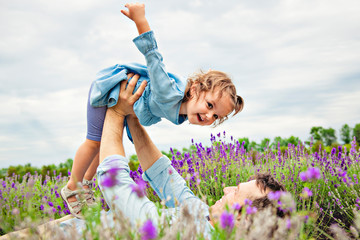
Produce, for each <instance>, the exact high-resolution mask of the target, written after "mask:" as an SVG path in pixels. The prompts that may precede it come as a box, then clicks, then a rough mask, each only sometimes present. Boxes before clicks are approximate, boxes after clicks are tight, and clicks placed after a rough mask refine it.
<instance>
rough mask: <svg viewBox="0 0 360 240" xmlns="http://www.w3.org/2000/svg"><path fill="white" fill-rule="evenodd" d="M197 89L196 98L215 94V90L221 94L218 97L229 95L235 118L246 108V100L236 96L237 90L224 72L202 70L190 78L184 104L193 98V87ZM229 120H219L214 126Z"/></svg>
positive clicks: (223, 118) (226, 117) (225, 118)
mask: <svg viewBox="0 0 360 240" xmlns="http://www.w3.org/2000/svg"><path fill="white" fill-rule="evenodd" d="M193 86H194V87H195V94H196V97H198V96H199V95H200V93H201V92H209V91H211V92H213V91H214V90H215V89H217V91H218V92H219V95H218V97H219V98H221V96H222V94H223V93H227V94H229V96H230V98H231V99H232V103H233V105H234V109H233V112H234V114H233V116H234V115H236V114H237V113H239V112H240V111H241V110H242V109H243V108H244V100H243V98H242V97H240V96H239V95H236V88H235V85H234V84H233V82H232V80H231V78H230V77H229V76H228V75H227V74H226V73H224V72H221V71H217V70H209V71H207V72H204V71H202V70H200V71H199V72H198V73H195V74H193V75H192V76H190V77H189V78H188V83H187V85H186V88H185V95H184V98H183V102H187V101H189V100H190V99H191V98H192V97H194V96H192V95H191V93H190V90H191V88H192V87H193ZM227 119H228V116H225V117H222V118H219V119H217V120H216V121H215V122H214V123H213V126H214V127H215V126H218V125H219V124H221V123H223V122H224V121H225V120H227Z"/></svg>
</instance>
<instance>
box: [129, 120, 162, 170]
mask: <svg viewBox="0 0 360 240" xmlns="http://www.w3.org/2000/svg"><path fill="white" fill-rule="evenodd" d="M126 119H127V123H128V125H129V128H130V132H131V136H132V138H133V141H134V145H135V150H136V154H137V156H138V159H139V162H140V165H141V168H142V170H143V171H146V170H147V169H149V168H150V167H151V166H152V165H153V164H154V163H155V162H156V160H158V159H159V158H160V157H161V156H162V153H161V152H160V150H159V149H158V148H157V147H156V146H155V144H154V143H153V141H152V140H151V139H150V137H149V135H148V134H147V132H146V131H145V129H144V127H143V126H142V125H141V124H140V122H139V119H138V118H137V117H136V116H134V115H129V116H127V118H126Z"/></svg>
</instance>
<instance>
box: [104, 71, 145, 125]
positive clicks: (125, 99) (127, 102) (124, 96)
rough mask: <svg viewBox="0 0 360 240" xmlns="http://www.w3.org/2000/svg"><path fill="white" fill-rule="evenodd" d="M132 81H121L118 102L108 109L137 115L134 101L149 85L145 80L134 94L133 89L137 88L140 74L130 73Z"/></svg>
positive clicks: (117, 112)
mask: <svg viewBox="0 0 360 240" xmlns="http://www.w3.org/2000/svg"><path fill="white" fill-rule="evenodd" d="M131 77H132V79H131V80H130V82H129V83H128V85H127V86H126V84H127V81H122V82H121V83H120V93H119V99H118V102H117V104H116V105H115V106H114V107H111V108H109V109H108V111H109V110H113V111H114V112H116V114H118V115H120V116H122V117H124V118H125V117H126V116H127V115H131V114H133V115H135V113H134V109H133V105H134V103H135V102H136V101H137V100H138V99H139V98H140V96H141V94H142V93H143V92H144V90H145V87H146V85H147V82H146V81H143V82H142V83H141V85H140V87H139V88H138V89H137V90H136V92H135V93H134V94H133V91H134V89H135V86H136V83H137V81H138V80H139V77H140V76H139V75H138V74H136V75H134V74H133V73H130V74H128V79H130V78H131Z"/></svg>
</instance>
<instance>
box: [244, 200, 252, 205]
mask: <svg viewBox="0 0 360 240" xmlns="http://www.w3.org/2000/svg"><path fill="white" fill-rule="evenodd" d="M244 203H245V205H249V206H251V205H252V201H251V200H250V199H245V201H244Z"/></svg>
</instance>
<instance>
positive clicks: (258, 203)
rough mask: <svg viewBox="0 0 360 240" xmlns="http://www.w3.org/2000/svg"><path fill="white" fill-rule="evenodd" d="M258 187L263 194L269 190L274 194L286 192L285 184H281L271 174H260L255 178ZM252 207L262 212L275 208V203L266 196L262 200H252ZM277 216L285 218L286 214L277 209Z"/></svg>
mask: <svg viewBox="0 0 360 240" xmlns="http://www.w3.org/2000/svg"><path fill="white" fill-rule="evenodd" d="M255 181H256V185H257V186H258V187H259V188H260V190H261V191H262V192H266V190H267V189H269V190H270V191H272V192H276V191H282V192H285V191H286V189H285V187H284V185H283V184H281V183H280V182H279V181H278V180H277V179H275V178H274V177H273V176H272V175H271V174H270V173H258V174H257V175H256V176H255ZM252 202H253V203H252V206H253V207H256V208H257V209H258V211H261V210H263V209H265V208H267V207H275V206H274V205H273V202H272V201H271V200H270V199H269V198H268V196H267V195H266V196H264V197H261V198H256V199H252ZM276 215H277V216H278V217H281V218H283V217H284V216H285V213H284V212H283V211H282V210H280V209H278V208H276Z"/></svg>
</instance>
